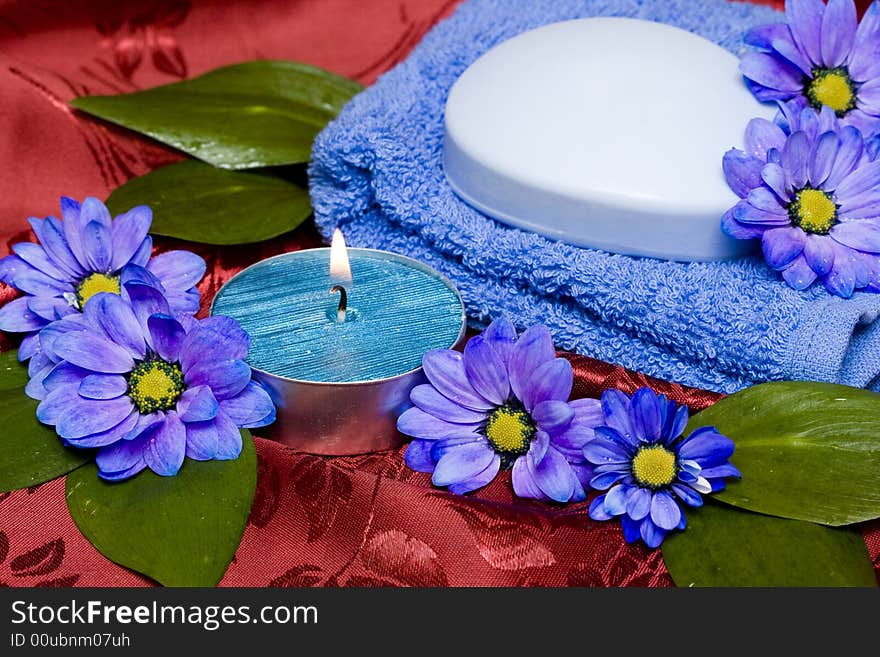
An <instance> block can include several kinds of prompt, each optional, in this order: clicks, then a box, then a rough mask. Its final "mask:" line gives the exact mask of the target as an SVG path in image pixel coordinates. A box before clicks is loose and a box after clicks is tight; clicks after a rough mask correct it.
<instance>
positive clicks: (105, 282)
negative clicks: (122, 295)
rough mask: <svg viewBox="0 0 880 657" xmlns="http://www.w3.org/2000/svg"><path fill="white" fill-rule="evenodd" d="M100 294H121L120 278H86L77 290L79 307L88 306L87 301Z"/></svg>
mask: <svg viewBox="0 0 880 657" xmlns="http://www.w3.org/2000/svg"><path fill="white" fill-rule="evenodd" d="M98 292H112V293H113V294H119V277H118V276H108V275H107V274H89V275H88V276H86V277H85V278H84V279H82V281H80V284H79V285H78V286H77V288H76V300H77V301H78V302H79V307H80V308H82V307H83V306H85V305H86V301H88V300H89V299H91V298H92V297H93V296H95V295H96V294H98Z"/></svg>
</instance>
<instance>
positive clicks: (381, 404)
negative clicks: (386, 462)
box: [211, 243, 465, 455]
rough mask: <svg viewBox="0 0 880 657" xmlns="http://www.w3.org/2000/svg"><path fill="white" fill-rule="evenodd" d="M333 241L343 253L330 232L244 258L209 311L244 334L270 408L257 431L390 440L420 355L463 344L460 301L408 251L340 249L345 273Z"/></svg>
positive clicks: (336, 446)
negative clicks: (270, 418) (313, 241)
mask: <svg viewBox="0 0 880 657" xmlns="http://www.w3.org/2000/svg"><path fill="white" fill-rule="evenodd" d="M331 250H333V251H335V252H336V253H335V255H336V256H339V254H340V253H341V254H342V255H341V256H340V257H342V258H343V259H344V256H345V254H346V250H345V248H344V244H343V245H342V247H341V248H340V247H339V244H338V243H337V244H334V247H332V248H322V249H308V250H304V251H296V252H293V253H284V254H282V255H279V256H275V257H273V258H268V259H266V260H263V261H261V262H258V263H256V264H254V265H252V266H251V267H248V268H247V269H245V270H244V271H242V272H240V273H238V274H237V275H236V276H235V277H233V278H232V279H231V280H229V281H228V282H227V283H226V285H224V286H223V287H222V288H221V289H220V291H219V292H218V293H217V296H216V298H215V299H214V303H213V305H212V307H211V314H212V315H226V316H229V317H232V318H234V319H236V320H238V322H239V323H240V324H241V325H242V327H243V328H244V329H245V330H246V331H247V332H248V333H249V334H250V337H251V344H250V352H249V354H248V363H249V364H250V365H251V367H252V368H253V370H254V376H255V378H257V379H258V380H259V381H260V382H261V383H262V384H263V385H264V386H265V387H266V388H267V389H268V390H269V392H270V394H271V395H272V398H273V399H274V401H275V404H276V406H277V411H278V418H277V420H276V421H275V423H274V424H273V425H271V426H269V427H266V429H261V430H260V431H261V435H265V436H266V437H269V438H273V439H275V440H277V441H279V442H282V443H284V444H285V445H288V446H290V447H293V448H295V449H297V450H300V451H304V452H311V453H315V454H335V455H343V454H361V453H365V452H372V451H378V450H384V449H391V448H394V447H397V446H399V445H400V444H401V443H402V442H403V441H404V440H405V438H404V437H403V436H401V435H400V434H399V433H398V431H397V428H396V425H397V417H398V416H399V415H400V413H401V412H403V410H405V409H406V408H407V407H408V406H409V405H410V401H409V393H410V391H411V390H412V388H413V387H414V386H416V385H418V384H420V383H424V382H425V377H424V374H423V372H422V367H421V362H422V355H423V354H424V353H425V352H426V351H428V350H430V349H447V348H452V347H455V346H457V345H459V344H460V343H461V341H462V340H463V338H464V333H465V315H464V306H463V304H462V301H461V297H460V296H459V293H458V290H456V289H455V287H454V286H453V285H452V283H451V282H450V281H449V280H447V279H446V278H445V277H444V276H442V275H441V274H439V273H438V272H436V271H434V270H433V269H431V268H430V267H428V266H426V265H424V264H422V263H420V262H418V261H416V260H412V259H411V258H406V257H404V256H400V255H397V254H394V253H388V252H385V251H375V250H372V249H348V250H347V255H348V258H349V259H350V262H351V270H350V274H349V273H348V272H347V271H346V270H345V267H344V266H340V265H339V263H338V262H334V271H333V272H332V273H331V271H330V269H331V267H330V254H331ZM343 264H344V263H343ZM336 286H339V287H336ZM331 288H333V289H334V291H333V292H331ZM343 296H344V297H345V301H346V302H347V303H346V306H345V308H344V309H343V308H342V306H341V304H340V301H341V298H342V297H343Z"/></svg>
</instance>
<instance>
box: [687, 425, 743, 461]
mask: <svg viewBox="0 0 880 657" xmlns="http://www.w3.org/2000/svg"><path fill="white" fill-rule="evenodd" d="M733 449H734V444H733V441H732V440H731V439H730V438H728V437H727V436H723V435H721V434H720V433H718V431H717V430H716V429H715V427H711V426H708V427H700V428H699V429H696V430H695V431H694V432H693V433H691V435H690V436H688V437H687V438H686V439H685V440H684V441H683V442H682V443H681V445H680V446H679V448H678V457H679V458H680V459H686V460H688V461H691V460H692V461H696V462H697V463H698V464H699V465H700V467H703V466H707V467H708V466H713V465H717V464H720V463H723V462H724V461H726V460H727V459H728V458H729V457H730V455H731V454H733Z"/></svg>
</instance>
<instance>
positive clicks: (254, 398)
mask: <svg viewBox="0 0 880 657" xmlns="http://www.w3.org/2000/svg"><path fill="white" fill-rule="evenodd" d="M212 392H214V396H215V397H216V398H217V399H218V400H219V402H220V408H221V409H222V410H223V414H224V415H225V416H226V417H227V418H229V420H231V421H232V422H233V423H234V424H235V425H236V426H238V427H242V428H245V429H254V428H257V427H264V426H266V425H268V424H272V423H273V422H274V421H275V404H273V403H272V398H271V397H270V396H269V393H268V392H266V390H265V389H264V388H263V387H262V386H261V385H259V384H258V383H256V382H254V381H251V382H250V383H248V384H247V385H246V386H245V388H244V390H242V391H241V392H239V393H238V394H237V395H235V396H234V397H230V398H227V399H224V398H221V397H217V392H216V391H215V390H213V388H212Z"/></svg>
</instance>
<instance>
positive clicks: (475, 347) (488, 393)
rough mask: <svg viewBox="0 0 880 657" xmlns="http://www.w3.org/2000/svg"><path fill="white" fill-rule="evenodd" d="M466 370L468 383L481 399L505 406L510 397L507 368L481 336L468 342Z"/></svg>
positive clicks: (465, 351)
mask: <svg viewBox="0 0 880 657" xmlns="http://www.w3.org/2000/svg"><path fill="white" fill-rule="evenodd" d="M464 369H465V373H466V374H467V378H468V381H470V383H471V385H472V386H473V387H474V390H476V391H477V392H478V393H479V394H480V396H481V397H483V398H484V399H486V400H488V401H490V402H492V403H493V404H495V405H496V406H503V405H504V404H505V403H506V402H507V398H508V397H509V396H510V381H509V380H508V377H507V366H506V365H505V364H504V361H503V360H502V359H501V356H499V355H498V353H497V352H496V351H495V349H494V347H492V345H491V343H490V342H489V341H488V340H486V339H485V338H483V337H482V336H480V335H476V336H474V337H472V338H471V339H470V340H468V343H467V345H465V348H464Z"/></svg>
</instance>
